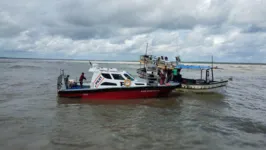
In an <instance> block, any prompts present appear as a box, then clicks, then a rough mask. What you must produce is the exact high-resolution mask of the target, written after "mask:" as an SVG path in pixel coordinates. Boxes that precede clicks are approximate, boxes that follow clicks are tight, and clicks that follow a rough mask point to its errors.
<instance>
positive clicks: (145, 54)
mask: <svg viewBox="0 0 266 150" xmlns="http://www.w3.org/2000/svg"><path fill="white" fill-rule="evenodd" d="M147 51H148V43H147V45H146V53H145V55H147Z"/></svg>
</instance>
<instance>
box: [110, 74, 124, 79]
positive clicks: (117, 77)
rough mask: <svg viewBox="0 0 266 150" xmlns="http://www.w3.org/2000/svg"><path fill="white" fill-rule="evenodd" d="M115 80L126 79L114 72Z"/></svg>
mask: <svg viewBox="0 0 266 150" xmlns="http://www.w3.org/2000/svg"><path fill="white" fill-rule="evenodd" d="M112 76H113V78H114V79H115V80H125V79H124V77H123V76H122V75H121V74H112Z"/></svg>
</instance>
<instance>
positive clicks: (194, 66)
mask: <svg viewBox="0 0 266 150" xmlns="http://www.w3.org/2000/svg"><path fill="white" fill-rule="evenodd" d="M175 68H177V69H200V70H204V69H205V70H207V69H211V68H212V67H210V66H198V65H184V64H179V65H177V66H176V67H175Z"/></svg>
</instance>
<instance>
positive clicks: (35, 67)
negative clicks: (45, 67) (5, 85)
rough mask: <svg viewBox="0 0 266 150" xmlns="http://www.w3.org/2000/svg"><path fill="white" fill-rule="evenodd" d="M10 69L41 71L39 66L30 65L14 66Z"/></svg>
mask: <svg viewBox="0 0 266 150" xmlns="http://www.w3.org/2000/svg"><path fill="white" fill-rule="evenodd" d="M9 68H12V69H22V68H28V69H41V67H39V66H29V65H14V66H11V67H9Z"/></svg>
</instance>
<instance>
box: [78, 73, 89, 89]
mask: <svg viewBox="0 0 266 150" xmlns="http://www.w3.org/2000/svg"><path fill="white" fill-rule="evenodd" d="M84 79H85V80H87V79H86V78H85V76H84V72H82V74H81V75H80V77H79V83H80V88H82V85H83V80H84Z"/></svg>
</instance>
